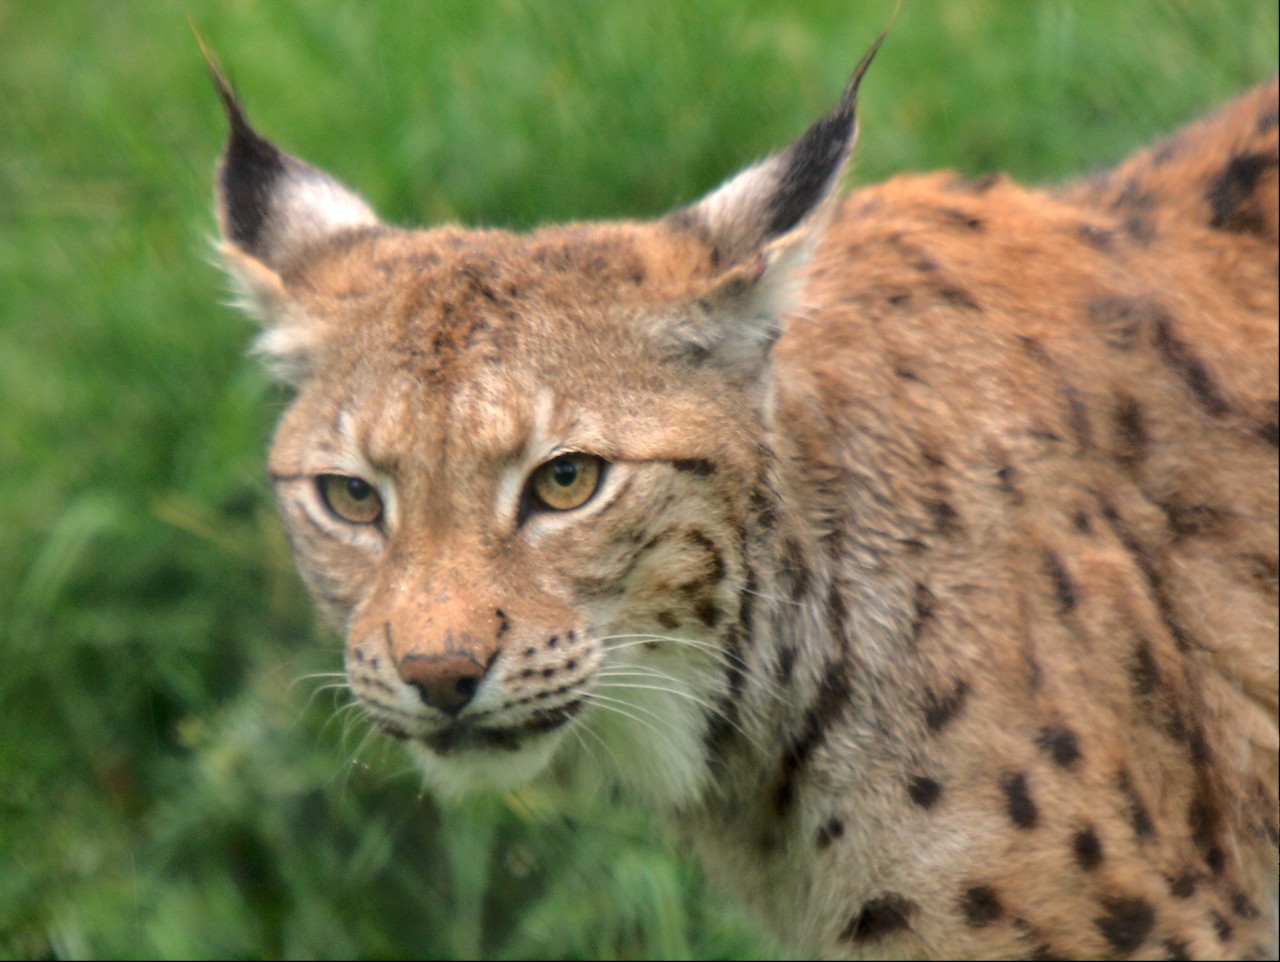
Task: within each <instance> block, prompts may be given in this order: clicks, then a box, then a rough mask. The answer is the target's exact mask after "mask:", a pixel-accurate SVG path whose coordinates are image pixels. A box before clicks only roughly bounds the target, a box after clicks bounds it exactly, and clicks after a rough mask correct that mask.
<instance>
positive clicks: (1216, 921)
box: [1209, 911, 1235, 942]
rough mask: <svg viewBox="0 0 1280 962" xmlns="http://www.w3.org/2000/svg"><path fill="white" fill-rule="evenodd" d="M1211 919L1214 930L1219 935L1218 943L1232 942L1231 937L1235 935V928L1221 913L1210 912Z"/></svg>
mask: <svg viewBox="0 0 1280 962" xmlns="http://www.w3.org/2000/svg"><path fill="white" fill-rule="evenodd" d="M1209 917H1210V918H1212V919H1213V929H1214V931H1215V932H1217V933H1218V941H1219V942H1230V941H1231V936H1232V935H1233V934H1234V933H1235V926H1233V925H1232V924H1231V923H1230V922H1229V921H1228V920H1227V917H1226V916H1225V915H1223V914H1222V913H1221V912H1216V911H1215V912H1210V913H1209Z"/></svg>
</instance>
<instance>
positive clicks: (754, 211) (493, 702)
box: [221, 81, 1280, 959]
mask: <svg viewBox="0 0 1280 962" xmlns="http://www.w3.org/2000/svg"><path fill="white" fill-rule="evenodd" d="M855 90H856V83H855V85H854V86H853V87H851V91H855ZM846 101H847V104H846V102H842V106H841V108H839V109H838V111H837V113H836V114H833V118H835V119H834V120H830V121H829V123H830V124H831V125H832V129H834V128H835V127H838V126H839V125H840V124H847V125H848V126H849V130H847V131H846V135H847V137H851V136H852V134H851V125H852V107H851V105H852V92H851V93H849V94H847V95H846ZM1276 103H1277V87H1276V83H1275V82H1274V81H1273V82H1272V83H1270V84H1268V85H1266V86H1264V87H1263V88H1260V89H1258V90H1256V91H1254V92H1252V93H1250V94H1247V95H1245V96H1243V97H1241V98H1240V99H1238V100H1237V101H1235V102H1234V103H1232V104H1231V105H1229V106H1228V107H1226V108H1224V109H1222V110H1221V111H1220V112H1218V113H1217V114H1215V115H1214V116H1212V117H1210V118H1209V119H1207V120H1205V121H1202V122H1201V123H1199V124H1196V125H1193V126H1191V127H1189V128H1187V129H1186V130H1185V131H1184V132H1183V133H1181V134H1179V135H1178V136H1177V137H1175V138H1174V139H1172V140H1170V141H1168V142H1166V143H1165V144H1163V145H1158V146H1157V147H1155V148H1152V149H1151V150H1148V151H1146V152H1144V153H1141V154H1139V155H1137V156H1136V157H1134V158H1133V159H1132V160H1130V161H1129V162H1127V163H1125V164H1122V165H1120V166H1119V167H1117V168H1115V169H1114V170H1112V171H1109V172H1108V173H1106V174H1104V175H1100V176H1098V177H1095V178H1093V179H1091V180H1089V181H1087V182H1081V183H1079V184H1075V185H1071V186H1069V187H1067V188H1065V189H1063V190H1061V191H1058V192H1056V193H1046V192H1038V191H1032V190H1027V189H1025V188H1022V187H1019V186H1017V185H1015V184H1013V183H1011V182H1009V181H1008V180H1006V179H1003V178H999V179H988V180H986V181H981V182H965V181H963V180H961V179H960V178H958V177H957V176H955V175H953V174H948V173H943V174H934V175H928V176H910V177H900V178H897V179H894V180H891V181H889V182H888V183H885V184H883V185H880V186H876V187H870V188H866V189H862V190H858V191H856V192H855V193H853V194H851V195H850V196H848V197H846V198H844V199H843V200H842V201H838V202H836V201H827V200H824V199H823V198H824V197H826V191H827V190H829V185H828V186H825V187H821V186H820V189H816V193H815V195H814V197H813V198H812V199H811V200H812V203H811V209H809V208H805V209H804V210H798V212H797V215H796V217H794V218H792V217H784V216H782V215H780V214H778V210H779V209H781V208H782V207H785V205H786V203H792V204H793V206H795V205H794V202H793V201H790V200H788V199H787V198H783V199H782V200H779V199H778V198H779V196H780V194H779V192H780V191H782V190H784V187H782V186H780V185H782V184H784V182H785V180H786V178H784V177H783V176H782V175H781V174H780V173H779V171H781V170H783V169H786V168H787V165H788V164H792V165H796V164H799V163H800V162H801V161H804V162H805V163H809V162H810V160H812V158H817V161H813V162H815V163H817V162H818V161H820V162H821V163H826V161H825V160H823V159H822V158H823V157H824V156H825V154H826V153H827V151H826V148H825V146H823V144H821V143H819V147H820V148H821V149H818V148H815V147H814V144H815V143H818V141H810V142H809V145H808V147H807V148H805V149H801V148H795V149H793V151H792V153H790V154H783V155H779V158H775V159H773V160H771V161H768V162H766V163H765V164H763V165H760V166H759V167H757V168H753V169H752V170H751V171H748V172H747V173H746V174H744V175H742V176H741V177H740V178H739V179H737V180H735V181H733V182H731V183H730V185H729V186H727V187H726V188H724V189H722V191H721V192H719V193H717V194H713V195H712V196H711V197H710V198H708V200H707V201H704V202H703V203H702V204H701V205H696V206H694V207H692V208H689V209H687V210H685V211H681V212H678V213H677V214H675V215H673V216H671V217H669V218H667V219H665V220H663V221H659V222H656V223H649V224H639V223H635V224H632V223H619V224H604V225H582V226H568V227H551V228H546V229H543V230H539V231H537V232H534V233H532V234H528V235H516V234H508V233H502V232H480V231H466V230H461V229H457V228H443V229H438V230H434V231H426V232H409V231H402V230H397V229H392V228H389V227H384V226H380V225H365V224H359V225H358V226H356V227H352V226H350V220H351V212H352V211H355V212H357V213H359V212H361V211H363V210H364V209H365V208H363V207H362V206H360V204H359V202H358V199H354V197H353V196H352V197H351V198H348V197H347V195H346V194H345V188H342V187H341V185H338V184H337V183H336V181H331V180H329V179H322V178H323V175H319V174H318V172H314V171H310V169H306V170H305V171H304V172H303V175H302V179H303V180H304V181H305V182H306V183H307V184H310V185H313V186H314V185H315V184H320V188H316V189H314V190H312V191H311V194H316V193H319V194H323V195H324V197H325V198H326V204H328V205H329V207H331V208H332V209H334V210H337V211H339V212H345V213H344V215H343V216H344V217H346V218H347V222H345V223H344V222H343V221H342V219H341V218H339V219H338V220H335V221H334V222H333V223H332V224H328V225H327V223H326V219H325V211H324V210H320V211H318V212H316V213H314V214H311V213H308V214H307V216H305V217H300V216H298V214H297V211H296V207H297V203H298V200H297V198H298V197H299V196H303V195H304V194H305V192H304V194H300V193H299V191H298V190H296V189H295V190H287V191H285V194H286V199H287V201H288V203H287V204H283V205H281V206H280V207H279V208H277V209H276V213H273V212H271V211H268V216H267V218H266V221H265V222H266V223H267V224H268V226H269V228H270V229H269V230H268V231H265V232H263V233H261V234H256V233H254V230H255V224H256V223H257V222H256V221H255V220H254V219H253V217H251V216H247V215H245V214H244V213H243V212H239V213H240V215H241V217H242V222H243V223H244V224H247V225H248V226H247V227H241V228H237V226H236V225H237V219H236V218H237V213H238V212H237V210H236V204H237V201H236V200H235V197H234V196H232V195H233V194H234V191H233V190H232V188H230V187H227V186H226V183H230V181H225V180H224V187H223V196H222V198H221V203H222V205H223V221H222V222H223V229H224V232H226V233H227V235H228V241H227V249H228V254H229V257H230V261H231V264H230V266H231V268H232V270H233V272H235V273H237V274H238V276H239V277H240V278H241V281H242V283H243V284H244V285H245V286H246V288H247V293H248V294H249V296H250V299H251V300H252V301H254V302H255V303H256V304H257V305H258V306H259V309H260V310H261V312H262V313H264V314H265V315H266V317H267V324H268V328H267V333H266V334H265V336H264V342H263V350H264V352H265V353H267V354H268V355H270V356H272V357H275V358H276V359H278V360H280V361H281V362H283V363H284V367H285V370H286V373H287V376H289V377H290V378H291V379H292V380H293V381H294V382H295V383H296V385H297V387H298V392H299V393H298V395H297V398H296V400H295V401H294V402H293V404H292V405H291V407H290V408H289V410H288V411H287V412H286V414H285V415H284V417H283V419H282V421H281V423H280V426H279V429H278V432H277V435H276V440H275V444H274V446H273V450H272V453H271V472H272V475H273V479H274V480H275V483H276V487H277V492H278V496H279V500H280V503H281V509H282V513H283V516H284V518H285V521H286V524H287V526H288V529H289V531H290V534H291V537H292V539H293V542H294V545H295V548H296V550H297V554H298V560H299V564H300V567H301V570H302V572H303V574H304V576H305V578H306V580H307V582H308V585H309V586H310V588H311V589H312V591H313V593H314V595H315V596H316V598H317V600H318V602H319V603H320V604H321V606H322V607H323V608H324V609H325V610H326V611H327V612H328V613H329V615H330V616H331V617H332V619H333V620H334V622H335V623H336V624H337V625H338V626H339V627H340V628H341V630H343V631H344V632H345V634H346V638H347V667H348V673H349V677H350V681H351V686H352V689H353V690H354V691H355V693H356V694H357V695H358V696H359V697H360V699H361V701H362V702H363V703H364V705H365V707H366V708H367V709H368V711H369V714H370V717H371V719H372V720H373V721H374V722H375V723H376V724H378V725H379V726H380V727H382V728H383V729H384V730H386V731H388V732H390V733H392V734H394V735H396V736H397V737H400V738H404V739H408V740H409V741H410V745H411V747H412V748H413V750H414V751H415V753H417V755H418V756H419V757H420V759H421V760H422V763H423V765H424V769H425V770H426V772H427V775H428V781H429V783H431V784H433V785H434V786H436V787H438V788H439V789H440V790H442V791H444V792H447V793H456V792H461V791H466V790H469V789H471V788H472V787H474V786H476V785H497V786H503V785H511V784H518V783H520V782H522V781H524V780H527V779H528V778H531V777H534V776H535V775H537V774H538V773H539V772H540V771H542V770H544V769H545V768H546V767H547V766H549V765H552V764H560V763H563V764H566V765H570V764H577V765H582V766H585V767H587V768H588V769H601V770H604V771H605V772H606V773H607V774H608V776H609V777H610V778H612V779H615V780H616V781H617V782H619V783H620V784H621V785H622V786H623V787H624V788H625V789H626V790H627V791H629V792H631V793H632V794H634V795H635V796H637V797H639V798H641V799H643V800H646V801H647V802H649V803H652V804H654V805H657V806H659V807H660V808H661V809H662V810H665V811H666V812H667V813H668V814H669V816H670V818H671V819H672V820H673V821H674V822H675V824H676V825H677V826H679V827H680V829H681V830H682V831H683V832H684V833H685V834H686V836H687V837H688V839H689V841H690V843H691V844H692V846H693V847H694V848H695V849H696V850H697V851H698V852H699V854H700V855H701V856H702V857H703V859H704V861H705V864H706V865H707V866H708V869H709V871H711V873H712V874H713V875H716V876H717V877H719V878H721V879H722V880H723V881H724V882H725V884H726V885H728V886H729V887H731V888H732V889H734V890H735V891H737V892H738V893H739V894H740V895H741V896H742V897H743V898H744V899H746V900H747V901H748V903H749V904H751V905H752V906H753V908H754V909H755V911H756V912H757V913H758V914H759V915H760V916H761V917H762V918H763V919H764V920H765V921H766V922H767V923H768V924H769V925H770V926H771V928H773V930H774V931H775V932H777V933H778V934H779V935H780V936H781V937H782V938H783V939H784V940H786V942H787V944H788V945H789V946H791V947H792V948H793V949H794V950H795V951H796V952H797V953H799V954H800V955H801V956H802V957H804V956H806V955H807V954H808V953H815V954H817V955H820V956H823V957H844V956H851V957H862V958H902V957H921V958H938V959H944V958H971V957H972V958H992V957H1009V958H1028V957H1032V956H1038V957H1046V958H1048V957H1060V958H1085V957H1102V956H1132V957H1179V956H1182V957H1191V958H1239V957H1241V956H1242V955H1252V956H1254V957H1266V956H1267V955H1273V954H1274V953H1275V951H1276V929H1275V915H1274V911H1275V909H1274V899H1275V880H1276V871H1277V860H1276V837H1277V761H1276V760H1277V748H1278V746H1280V742H1278V738H1277V652H1276V633H1277V605H1276V598H1277V585H1276V563H1277V562H1276V555H1277V481H1278V476H1277V457H1276V454H1277V440H1276V431H1277V407H1276V404H1277V401H1276V398H1277V393H1278V392H1277V306H1278V305H1277V280H1276V278H1277V229H1276V221H1277V213H1276V207H1277V186H1276V185H1277V176H1276V156H1277V138H1276V125H1275V116H1276ZM230 109H231V110H232V111H233V125H234V123H235V122H236V118H239V114H238V112H236V111H237V110H238V108H236V107H234V105H233V106H232V107H231V108H230ZM840 110H846V111H847V113H848V116H847V117H844V116H843V115H841V114H840V113H839V111H840ZM837 121H839V123H837ZM241 122H242V120H241ZM243 129H244V130H247V127H246V128H243ZM815 129H818V128H817V127H815ZM823 130H824V131H825V128H823ZM241 135H242V136H248V135H245V134H243V133H242V134H241ZM824 136H825V134H824ZM833 136H834V135H833ZM847 137H846V141H844V142H843V143H844V147H843V148H842V149H843V150H845V151H847ZM832 145H833V146H832V148H831V149H832V150H833V151H834V150H835V149H836V146H837V145H836V142H835V141H834V140H833V141H832ZM233 154H234V150H231V149H229V154H228V157H229V159H228V160H227V161H226V162H225V163H226V165H231V164H234V163H235V160H234V157H233V156H232V155H233ZM808 155H812V158H810V160H805V157H806V156H808ZM832 156H834V154H833V155H832ZM797 158H799V159H797ZM290 163H298V162H293V161H292V160H290ZM290 169H292V168H290ZM298 169H299V170H301V169H302V168H301V167H299V168H298ZM791 169H793V170H794V169H798V168H795V167H794V166H793V168H791ZM806 170H808V168H806ZM838 173H839V169H838V165H837V166H836V167H833V168H832V171H831V176H830V177H828V178H827V180H828V181H830V182H834V180H835V177H836V176H837V175H838ZM823 175H824V176H826V173H825V172H823ZM225 177H226V174H225V167H224V178H225ZM824 183H825V182H824ZM306 196H310V194H306ZM806 202H808V201H806ZM279 211H284V212H285V213H284V214H280V213H279ZM249 213H250V214H252V213H253V212H249ZM286 214H287V217H286V216H285V215H286ZM254 216H256V215H254ZM770 218H772V220H770ZM769 224H773V226H774V227H776V228H777V229H776V230H775V231H774V232H773V233H772V234H771V233H770V230H769V229H767V228H768V225H769ZM290 225H293V226H290ZM237 230H239V231H240V234H239V235H237ZM264 238H265V240H264ZM255 244H256V245H258V246H256V247H255ZM779 305H786V306H785V314H784V315H782V316H781V317H780V316H779V313H778V312H779V310H780V308H779ZM779 331H780V332H781V336H780V338H779V337H778V333H779ZM775 339H776V343H775ZM565 450H569V451H577V452H585V453H589V454H594V455H598V456H600V457H601V458H603V459H604V460H605V461H606V462H608V463H609V467H608V469H607V473H606V476H605V480H604V482H603V484H602V487H601V488H600V490H599V491H598V493H597V494H596V496H595V497H594V498H592V499H591V500H590V501H588V502H587V503H586V504H585V505H584V506H582V507H581V508H578V509H576V510H573V511H566V512H562V513H557V512H548V511H534V512H533V513H532V514H528V513H527V512H526V509H525V508H522V507H521V505H522V504H525V502H522V500H521V499H522V497H524V495H522V492H524V491H525V490H526V487H527V484H528V479H529V477H530V475H531V474H532V472H534V471H535V470H536V469H537V468H538V466H539V465H541V464H544V463H546V462H547V461H548V460H549V459H551V458H552V457H554V456H555V455H557V454H559V453H561V452H563V451H565ZM323 474H339V475H345V476H352V477H358V478H362V479H364V480H365V481H367V482H369V483H371V484H373V485H374V486H375V487H376V488H377V490H378V491H379V492H380V494H381V496H382V498H383V501H384V505H385V515H384V519H383V522H382V524H381V526H368V525H365V526H359V525H350V524H345V523H343V522H341V521H340V519H337V518H335V517H334V516H332V514H331V513H328V512H327V511H326V509H325V508H324V506H323V504H322V502H321V501H320V499H319V497H318V495H317V492H316V482H315V478H316V477H317V476H318V475H323ZM522 512H526V513H524V514H522ZM455 663H457V664H458V665H463V666H464V667H465V665H483V676H482V679H481V681H480V684H479V688H478V689H477V690H476V692H475V695H474V698H473V699H472V700H471V701H469V702H468V703H467V704H466V706H465V707H464V708H463V709H462V710H461V711H460V713H458V715H457V718H456V719H453V718H451V717H446V714H445V713H443V712H442V711H440V710H438V709H437V708H435V707H433V706H432V705H431V704H427V703H424V698H425V697H426V696H425V695H423V696H422V697H420V696H419V692H418V691H417V690H415V685H419V686H420V682H417V681H415V679H416V678H418V676H414V675H411V674H410V670H409V669H408V668H407V667H406V666H407V665H410V664H430V665H432V666H435V667H433V668H432V670H433V671H436V672H437V674H436V675H432V676H431V677H432V678H433V679H437V678H439V677H446V678H448V679H452V678H453V677H454V676H453V675H448V674H447V672H448V671H452V670H453V668H452V667H451V666H453V665H454V664H455ZM440 666H443V667H440ZM458 670H459V671H461V670H462V668H459V669H458ZM468 670H469V669H468ZM439 672H446V675H443V676H441V675H439ZM570 733H572V737H566V736H569V735H570Z"/></svg>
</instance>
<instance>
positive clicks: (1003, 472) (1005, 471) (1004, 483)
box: [996, 464, 1021, 499]
mask: <svg viewBox="0 0 1280 962" xmlns="http://www.w3.org/2000/svg"><path fill="white" fill-rule="evenodd" d="M1017 477H1018V471H1017V469H1016V468H1015V467H1013V465H1010V464H1002V465H1001V466H1000V467H999V468H997V469H996V481H998V482H999V484H1000V490H1001V491H1003V492H1004V493H1005V494H1007V495H1010V496H1011V497H1013V498H1015V499H1017V498H1019V497H1020V496H1021V492H1020V491H1019V490H1018V487H1017V484H1016V481H1017Z"/></svg>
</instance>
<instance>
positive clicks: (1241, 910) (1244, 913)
mask: <svg viewBox="0 0 1280 962" xmlns="http://www.w3.org/2000/svg"><path fill="white" fill-rule="evenodd" d="M1231 911H1233V912H1235V913H1236V915H1238V916H1240V918H1242V919H1256V918H1257V917H1258V915H1259V913H1258V907H1257V906H1256V905H1254V904H1253V903H1252V902H1251V901H1249V896H1247V895H1245V894H1244V893H1243V892H1241V891H1240V890H1239V889H1237V890H1236V891H1234V892H1232V893H1231Z"/></svg>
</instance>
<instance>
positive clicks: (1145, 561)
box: [1102, 502, 1193, 651]
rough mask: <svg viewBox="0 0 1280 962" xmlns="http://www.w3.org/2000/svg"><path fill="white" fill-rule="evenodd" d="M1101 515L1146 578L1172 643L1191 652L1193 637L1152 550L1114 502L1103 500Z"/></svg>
mask: <svg viewBox="0 0 1280 962" xmlns="http://www.w3.org/2000/svg"><path fill="white" fill-rule="evenodd" d="M1102 516H1103V517H1104V518H1105V519H1106V520H1107V523H1108V524H1110V525H1111V528H1112V530H1113V531H1114V532H1115V534H1116V537H1118V538H1119V539H1120V543H1121V544H1123V545H1124V547H1125V550H1126V551H1128V552H1129V553H1130V554H1131V555H1132V556H1133V559H1134V562H1135V563H1136V564H1137V566H1138V569H1139V570H1140V571H1141V572H1142V574H1143V577H1145V578H1146V579H1147V583H1148V585H1149V586H1150V588H1151V597H1152V599H1153V600H1154V601H1155V603H1156V607H1157V608H1158V609H1159V611H1160V617H1161V620H1162V621H1164V624H1165V627H1166V628H1167V629H1168V630H1169V634H1170V635H1171V636H1172V637H1173V642H1174V644H1175V645H1177V646H1178V650H1179V651H1190V650H1191V648H1192V645H1193V639H1192V638H1191V635H1190V634H1189V633H1188V632H1187V630H1186V628H1184V627H1183V626H1182V622H1181V621H1180V620H1179V619H1178V616H1177V612H1176V609H1175V608H1174V605H1173V599H1172V598H1171V597H1170V595H1169V589H1168V588H1167V586H1166V585H1165V580H1164V576H1163V575H1162V574H1161V573H1160V569H1159V568H1157V567H1156V564H1155V561H1154V560H1153V559H1152V556H1151V552H1150V551H1149V550H1148V549H1147V547H1146V546H1145V545H1144V544H1143V543H1142V542H1141V541H1139V540H1138V539H1137V537H1136V536H1135V535H1134V534H1133V532H1132V531H1130V530H1129V527H1128V525H1127V524H1126V523H1125V521H1124V519H1122V518H1121V517H1120V513H1119V512H1118V511H1116V509H1115V507H1114V506H1113V505H1111V504H1108V503H1106V502H1103V505H1102Z"/></svg>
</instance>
